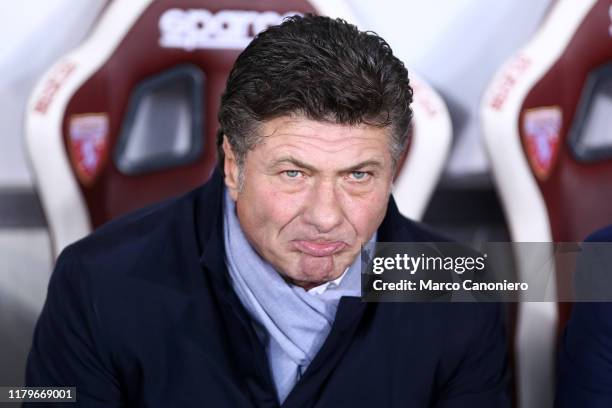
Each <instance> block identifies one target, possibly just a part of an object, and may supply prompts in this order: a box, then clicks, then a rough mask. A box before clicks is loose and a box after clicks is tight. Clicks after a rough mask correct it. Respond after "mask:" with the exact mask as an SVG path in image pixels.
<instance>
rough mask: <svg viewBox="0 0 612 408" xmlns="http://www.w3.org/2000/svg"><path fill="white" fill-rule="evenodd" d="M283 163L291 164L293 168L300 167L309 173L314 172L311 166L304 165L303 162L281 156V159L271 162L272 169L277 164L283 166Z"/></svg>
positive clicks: (291, 157)
mask: <svg viewBox="0 0 612 408" xmlns="http://www.w3.org/2000/svg"><path fill="white" fill-rule="evenodd" d="M283 163H288V164H293V165H294V166H297V167H301V168H303V169H306V170H309V171H314V170H315V168H314V167H312V166H311V165H309V164H306V163H304V162H303V161H301V160H298V159H296V158H295V157H293V156H283V157H280V158H278V159H276V160H274V161H273V162H272V167H276V166H278V165H279V164H283Z"/></svg>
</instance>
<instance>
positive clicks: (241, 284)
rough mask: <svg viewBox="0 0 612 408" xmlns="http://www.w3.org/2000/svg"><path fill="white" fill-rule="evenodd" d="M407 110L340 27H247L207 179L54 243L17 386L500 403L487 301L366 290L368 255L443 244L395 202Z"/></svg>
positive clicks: (361, 41) (356, 39)
mask: <svg viewBox="0 0 612 408" xmlns="http://www.w3.org/2000/svg"><path fill="white" fill-rule="evenodd" d="M411 100H412V90H411V89H410V86H409V82H408V76H407V72H406V69H405V68H404V66H403V64H402V63H401V62H400V61H399V60H398V59H397V58H395V57H394V56H393V54H392V52H391V49H390V48H389V46H388V45H387V44H386V43H385V42H384V41H383V40H382V39H381V38H380V37H378V36H376V35H374V34H372V33H364V32H359V31H358V30H357V29H356V28H355V27H354V26H351V25H349V24H347V23H346V22H344V21H341V20H332V19H329V18H325V17H314V16H307V17H304V18H301V17H293V18H290V19H287V20H286V21H285V22H284V23H283V24H281V25H280V26H276V27H272V28H270V29H268V30H266V31H265V32H263V33H261V34H260V35H258V36H257V38H255V39H254V40H253V42H252V43H251V44H250V45H249V47H248V48H247V49H246V50H245V51H244V52H243V53H242V54H241V55H240V57H239V58H238V59H237V61H236V63H235V66H234V68H233V70H232V72H231V74H230V76H229V79H228V83H227V88H226V91H225V93H224V95H223V98H222V101H221V107H220V112H219V122H220V131H219V139H218V142H219V165H220V166H219V167H220V169H219V171H218V172H216V173H215V174H214V175H213V176H212V179H211V180H210V181H209V182H208V183H207V184H205V185H204V186H202V187H201V188H199V189H197V190H195V191H192V192H190V193H188V194H187V195H185V196H183V197H180V198H178V199H175V200H171V201H169V202H166V203H163V204H160V205H157V206H155V207H152V208H148V209H144V210H141V211H140V212H137V213H135V214H132V215H129V216H127V217H124V218H122V219H120V220H117V221H114V222H111V223H110V224H108V225H106V226H104V227H102V228H101V229H100V230H98V231H96V232H95V233H94V234H92V235H91V236H89V237H88V238H86V239H84V240H82V241H80V242H78V243H76V244H74V245H71V246H70V247H69V248H67V249H66V250H65V251H64V252H63V254H62V256H61V257H60V259H59V260H58V264H57V267H56V269H55V272H54V274H53V276H52V278H51V282H50V285H49V294H48V298H47V302H46V304H45V307H44V310H43V312H42V315H41V317H40V320H39V322H38V325H37V328H36V333H35V337H34V343H33V346H32V351H31V354H30V357H29V361H28V369H27V383H28V385H40V386H42V385H46V386H50V385H74V386H76V387H77V399H78V400H79V401H80V402H81V403H82V404H83V405H84V406H122V405H126V406H159V407H167V406H177V407H178V406H180V407H189V406H194V407H195V406H200V407H201V406H211V407H278V406H280V405H282V406H283V407H313V406H316V407H361V406H363V407H372V406H406V407H433V406H435V407H468V406H469V407H501V406H507V405H508V401H507V397H506V375H505V372H506V360H505V347H506V346H505V339H504V333H503V328H502V322H501V319H500V313H499V312H500V311H499V308H498V307H497V306H496V305H484V304H461V305H459V304H443V303H438V304H429V303H411V304H408V303H406V304H391V303H389V304H382V303H381V304H374V303H365V302H361V301H360V298H359V295H360V284H359V282H360V275H359V272H360V267H359V258H360V257H359V256H358V254H359V251H360V247H361V246H362V245H363V244H365V243H368V242H375V241H378V242H382V241H398V242H399V241H426V242H428V241H436V240H438V239H439V238H437V237H436V236H434V235H432V234H430V233H428V232H427V231H426V230H424V229H423V228H422V227H420V226H418V225H417V224H415V223H414V222H411V221H409V220H407V219H405V218H403V217H402V216H401V215H400V214H399V212H398V210H397V207H396V205H395V203H394V201H393V199H392V197H391V195H390V193H391V187H392V180H393V174H394V172H395V169H396V166H397V163H398V160H399V159H400V155H401V153H402V151H403V149H404V147H405V146H406V135H407V133H408V126H409V122H410V118H411V110H410V108H409V105H410V102H411Z"/></svg>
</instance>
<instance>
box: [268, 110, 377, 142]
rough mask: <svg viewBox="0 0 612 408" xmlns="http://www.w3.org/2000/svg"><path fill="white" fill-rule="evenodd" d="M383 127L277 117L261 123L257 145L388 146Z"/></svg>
mask: <svg viewBox="0 0 612 408" xmlns="http://www.w3.org/2000/svg"><path fill="white" fill-rule="evenodd" d="M388 131H389V129H387V128H380V127H375V126H371V125H367V124H364V123H360V124H357V125H347V124H339V123H334V122H328V121H318V120H312V119H307V118H304V117H294V116H290V117H279V118H275V119H271V120H268V121H265V122H263V123H262V124H261V126H260V127H259V132H258V133H259V135H260V136H261V138H262V139H261V142H264V143H265V142H269V143H270V144H273V145H276V144H282V143H284V142H288V143H306V144H316V145H325V146H327V147H340V148H344V146H343V145H345V144H359V143H374V144H383V145H386V144H387V143H388V141H389V140H388Z"/></svg>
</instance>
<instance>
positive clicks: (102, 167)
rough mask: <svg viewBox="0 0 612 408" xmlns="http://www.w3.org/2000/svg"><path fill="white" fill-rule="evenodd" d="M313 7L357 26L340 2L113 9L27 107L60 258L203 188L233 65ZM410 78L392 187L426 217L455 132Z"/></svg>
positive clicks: (35, 163)
mask: <svg viewBox="0 0 612 408" xmlns="http://www.w3.org/2000/svg"><path fill="white" fill-rule="evenodd" d="M308 12H312V13H318V14H324V15H330V16H334V17H336V16H337V17H343V18H345V19H346V20H348V21H351V22H355V21H356V19H355V17H354V16H353V15H352V13H351V10H350V8H349V7H348V6H347V5H346V4H345V3H344V2H343V1H333V2H329V1H323V0H317V1H313V0H309V1H307V0H262V1H257V2H253V1H249V0H232V1H221V0H217V1H213V0H157V1H152V0H115V1H113V2H111V3H110V5H109V6H108V8H107V9H106V10H105V13H104V14H103V16H102V18H101V19H100V21H99V23H98V24H97V25H96V27H95V28H94V30H93V32H92V34H91V35H90V37H89V38H88V39H87V40H86V41H85V42H84V43H83V44H82V45H81V46H79V47H78V48H77V49H75V50H74V51H72V52H70V53H69V54H68V55H66V56H64V57H63V58H61V59H60V60H59V61H58V62H57V63H56V64H55V65H54V66H52V67H51V68H50V70H49V71H48V72H47V73H46V74H45V75H44V76H43V77H42V78H41V80H40V81H39V83H38V84H37V86H36V87H35V90H34V92H33V94H32V96H31V98H30V101H29V103H28V108H27V112H26V145H27V152H28V155H29V158H30V165H31V168H32V173H33V174H34V175H35V179H36V188H37V190H38V193H39V196H40V199H41V202H42V206H43V209H44V211H45V216H46V218H47V223H48V226H49V230H50V234H51V241H52V245H53V251H52V252H53V254H54V256H57V255H58V254H59V253H60V252H61V250H62V249H63V248H64V247H65V246H66V245H68V244H69V243H71V242H73V241H75V240H77V239H79V238H81V237H83V236H85V235H86V234H88V233H89V232H90V231H92V230H93V229H95V228H97V227H98V226H100V225H102V224H103V223H105V222H107V221H109V220H111V219H113V218H115V217H117V216H120V215H121V214H124V213H126V212H129V211H131V210H134V209H136V208H139V207H143V206H145V205H147V204H150V203H152V202H156V201H160V200H163V199H165V198H168V197H171V196H174V195H177V194H180V193H182V192H184V191H188V190H189V189H192V188H194V187H195V186H197V185H199V184H201V183H203V182H205V181H206V180H207V179H208V178H209V176H210V174H211V172H212V170H213V168H214V165H215V160H216V158H215V153H216V146H215V134H216V130H217V109H218V105H219V98H220V96H221V93H222V91H223V89H224V87H225V81H226V78H227V75H228V74H229V71H230V69H231V66H232V64H233V62H234V60H235V58H236V57H237V56H238V54H239V53H240V51H241V50H242V49H243V48H244V47H245V46H246V45H247V44H248V43H249V41H250V40H251V39H252V38H253V36H254V35H255V34H256V33H257V32H259V31H260V30H262V29H263V28H265V27H267V26H269V25H273V24H277V23H279V22H280V21H281V20H282V19H283V17H284V16H286V15H293V14H295V13H308ZM357 25H359V24H358V23H357ZM414 83H415V91H416V95H415V99H416V102H415V104H414V110H415V120H414V129H415V131H414V132H413V133H414V138H413V142H412V143H411V146H412V148H411V151H410V152H409V153H408V154H407V155H406V157H405V162H404V163H405V165H404V170H403V171H401V172H400V174H399V176H398V178H397V186H398V187H397V191H398V193H399V195H400V197H399V199H398V202H399V203H400V209H401V211H402V212H403V213H404V214H406V215H409V216H412V217H414V218H419V217H420V216H421V215H422V213H423V211H424V208H425V205H426V203H427V202H428V200H429V197H430V195H431V193H432V191H433V188H434V186H435V184H436V182H437V179H438V176H439V174H440V172H441V170H442V168H443V166H444V162H445V159H446V155H447V154H448V149H449V147H450V138H451V128H450V119H449V117H448V112H447V111H446V107H445V105H444V103H443V102H442V100H441V99H440V97H439V96H438V95H437V94H436V93H435V92H434V91H433V90H432V89H431V88H430V87H429V86H428V85H427V84H426V83H425V82H424V81H422V80H418V79H414ZM421 134H422V135H423V137H425V136H426V139H422V138H421V137H420V135H421Z"/></svg>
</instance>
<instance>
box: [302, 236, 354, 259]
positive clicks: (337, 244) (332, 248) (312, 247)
mask: <svg viewBox="0 0 612 408" xmlns="http://www.w3.org/2000/svg"><path fill="white" fill-rule="evenodd" d="M292 242H293V246H294V247H295V249H297V250H298V251H300V252H303V253H305V254H307V255H310V256H330V255H334V254H336V253H338V252H340V251H342V250H343V249H344V248H346V247H347V246H348V245H347V244H346V243H345V242H344V241H325V242H320V241H307V240H295V241H292Z"/></svg>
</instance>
